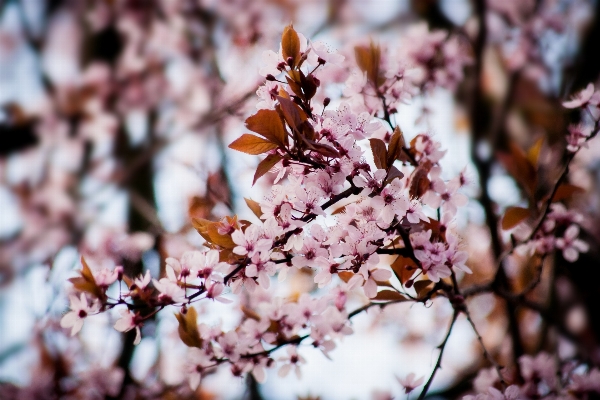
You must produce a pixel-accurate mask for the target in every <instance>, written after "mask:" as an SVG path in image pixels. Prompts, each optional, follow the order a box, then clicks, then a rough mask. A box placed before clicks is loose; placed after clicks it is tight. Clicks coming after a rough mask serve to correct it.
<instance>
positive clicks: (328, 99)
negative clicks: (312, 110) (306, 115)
mask: <svg viewBox="0 0 600 400" xmlns="http://www.w3.org/2000/svg"><path fill="white" fill-rule="evenodd" d="M329 103H331V99H330V98H329V97H325V99H324V100H323V107H327V106H328V105H329Z"/></svg>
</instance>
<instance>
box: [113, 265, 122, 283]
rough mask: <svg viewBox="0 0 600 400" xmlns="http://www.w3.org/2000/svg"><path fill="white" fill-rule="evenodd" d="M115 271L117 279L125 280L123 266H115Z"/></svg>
mask: <svg viewBox="0 0 600 400" xmlns="http://www.w3.org/2000/svg"><path fill="white" fill-rule="evenodd" d="M115 272H116V273H117V279H118V280H120V281H121V280H123V267H122V266H120V265H119V266H118V267H116V268H115Z"/></svg>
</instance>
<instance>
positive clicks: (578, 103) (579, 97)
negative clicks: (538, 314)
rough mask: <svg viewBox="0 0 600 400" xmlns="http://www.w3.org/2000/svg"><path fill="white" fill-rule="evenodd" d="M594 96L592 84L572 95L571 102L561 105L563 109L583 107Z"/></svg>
mask: <svg viewBox="0 0 600 400" xmlns="http://www.w3.org/2000/svg"><path fill="white" fill-rule="evenodd" d="M593 94H594V84H593V83H589V84H588V85H587V86H586V87H585V89H583V90H582V91H580V92H578V93H576V94H575V95H573V97H572V98H571V100H568V101H565V102H563V103H562V105H563V107H565V108H579V107H585V106H586V105H587V104H588V102H589V101H590V99H591V98H592V95H593Z"/></svg>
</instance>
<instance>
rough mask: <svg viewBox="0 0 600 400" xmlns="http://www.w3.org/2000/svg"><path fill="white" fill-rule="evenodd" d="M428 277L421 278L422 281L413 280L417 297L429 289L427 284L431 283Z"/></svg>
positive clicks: (423, 294) (420, 296)
mask: <svg viewBox="0 0 600 400" xmlns="http://www.w3.org/2000/svg"><path fill="white" fill-rule="evenodd" d="M432 283H433V282H431V281H430V280H429V279H423V280H422V281H418V282H415V285H414V287H415V291H416V292H417V297H419V298H422V297H423V296H425V295H426V294H427V292H428V291H429V289H428V288H429V286H430V285H431V284H432Z"/></svg>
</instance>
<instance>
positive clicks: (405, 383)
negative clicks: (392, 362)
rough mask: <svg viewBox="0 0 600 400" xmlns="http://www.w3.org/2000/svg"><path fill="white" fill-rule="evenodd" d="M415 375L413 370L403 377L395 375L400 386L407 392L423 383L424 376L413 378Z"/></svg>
mask: <svg viewBox="0 0 600 400" xmlns="http://www.w3.org/2000/svg"><path fill="white" fill-rule="evenodd" d="M415 377H416V375H415V374H414V373H413V372H411V373H410V374H408V375H406V377H405V378H400V377H396V379H397V380H398V382H399V383H400V385H402V387H403V388H404V393H406V394H409V393H410V392H412V391H413V390H415V388H418V387H419V386H421V385H422V384H423V379H424V377H420V378H418V379H415Z"/></svg>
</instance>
